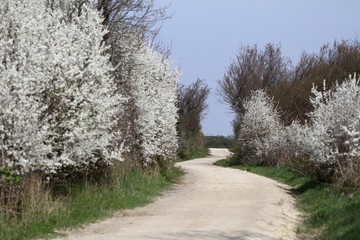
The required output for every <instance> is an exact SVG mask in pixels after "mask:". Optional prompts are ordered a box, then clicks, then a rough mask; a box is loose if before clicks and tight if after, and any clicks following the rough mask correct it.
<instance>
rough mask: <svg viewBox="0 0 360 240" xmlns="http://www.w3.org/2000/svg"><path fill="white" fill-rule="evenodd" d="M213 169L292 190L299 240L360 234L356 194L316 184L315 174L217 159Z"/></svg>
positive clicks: (359, 203) (359, 198)
mask: <svg viewBox="0 0 360 240" xmlns="http://www.w3.org/2000/svg"><path fill="white" fill-rule="evenodd" d="M215 165H217V166H222V167H231V168H235V169H239V170H243V171H247V172H251V173H255V174H258V175H262V176H265V177H268V178H272V179H275V180H277V181H280V182H283V183H285V184H287V185H289V186H291V187H292V189H291V192H290V194H291V195H292V196H293V197H294V198H295V200H296V207H297V208H298V209H299V210H300V211H301V212H302V213H303V217H304V221H303V223H302V224H301V225H299V226H298V230H297V231H298V237H299V239H314V240H315V239H316V240H317V239H328V240H330V239H332V240H335V239H338V240H340V239H357V238H358V236H359V235H360V220H359V217H360V191H359V190H358V189H353V188H344V187H343V186H339V185H336V184H329V183H324V182H319V181H318V180H316V177H315V175H310V174H307V175H304V174H303V173H301V172H300V171H299V166H291V165H289V166H282V167H279V168H269V167H262V166H251V165H247V164H243V163H239V162H237V161H234V160H233V159H225V160H220V161H218V162H216V163H215Z"/></svg>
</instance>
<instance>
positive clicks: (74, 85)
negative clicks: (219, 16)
mask: <svg viewBox="0 0 360 240" xmlns="http://www.w3.org/2000/svg"><path fill="white" fill-rule="evenodd" d="M0 19H1V21H0V58H1V59H2V61H0V153H1V165H2V166H11V167H13V168H16V169H22V170H24V171H29V170H41V171H44V172H48V173H49V172H56V170H57V169H59V168H61V167H64V166H71V167H78V168H80V167H84V166H85V167H86V166H87V165H88V164H90V163H93V162H96V161H98V160H99V159H101V160H102V161H104V162H105V163H107V164H110V163H111V161H112V160H114V159H118V160H121V155H122V153H123V152H124V151H125V150H124V149H123V145H122V144H121V141H122V140H123V139H121V138H124V134H119V133H116V132H115V131H113V130H114V124H117V123H118V122H119V118H120V119H121V116H122V106H123V105H124V104H126V102H127V99H125V98H124V97H123V96H122V95H121V93H120V91H115V86H118V84H117V83H116V82H115V80H114V79H113V78H112V71H113V70H114V69H113V68H112V66H111V65H110V63H109V56H107V55H106V54H105V52H106V47H105V46H104V45H103V42H102V40H103V36H104V34H105V33H106V30H104V28H103V26H102V24H101V22H102V19H101V18H100V17H99V13H98V12H97V11H95V10H93V9H92V8H90V7H89V6H87V5H86V4H84V5H82V7H81V8H80V9H79V8H76V5H75V1H71V0H68V1H62V0H55V1H53V4H49V2H48V1H46V0H3V1H1V3H0ZM134 58H135V59H137V63H138V67H137V68H135V71H134V73H133V75H132V77H131V79H130V81H131V82H132V84H133V86H134V88H133V90H132V91H133V94H132V97H133V98H134V99H135V100H136V107H137V108H138V112H139V128H138V131H139V134H141V136H142V138H141V146H142V150H143V152H144V154H143V155H144V156H145V159H146V161H148V159H149V158H150V156H154V155H163V156H170V158H172V157H173V155H172V154H173V151H174V148H176V146H177V145H176V144H177V140H176V132H175V124H176V112H177V110H176V106H175V99H176V86H177V80H178V73H177V72H176V71H175V70H174V67H173V66H172V65H170V64H169V62H168V60H166V59H162V58H161V56H160V55H159V54H157V53H156V52H154V51H152V50H150V49H149V48H148V47H145V46H144V47H143V48H142V50H141V51H140V52H139V53H138V55H137V56H135V57H134ZM120 122H121V121H120ZM124 124H126V122H124ZM119 136H121V137H120V138H119ZM125 137H126V136H125ZM114 142H116V143H117V144H113V143H114ZM119 142H120V143H119ZM110 145H112V146H110ZM114 146H115V147H114Z"/></svg>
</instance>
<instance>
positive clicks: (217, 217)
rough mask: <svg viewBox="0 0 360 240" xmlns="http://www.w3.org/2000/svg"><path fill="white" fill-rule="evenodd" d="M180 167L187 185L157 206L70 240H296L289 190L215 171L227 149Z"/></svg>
mask: <svg viewBox="0 0 360 240" xmlns="http://www.w3.org/2000/svg"><path fill="white" fill-rule="evenodd" d="M211 153H212V156H211V157H208V158H201V159H197V160H193V161H187V162H182V163H179V165H180V166H181V167H182V168H184V169H185V170H186V171H187V173H188V174H187V175H186V177H185V179H184V184H179V185H178V186H176V187H175V189H173V190H171V191H169V192H167V193H166V194H164V196H162V197H160V198H159V199H157V200H156V201H155V202H154V203H152V204H150V205H148V206H145V207H142V208H136V209H133V210H127V211H122V212H120V213H118V214H117V215H116V216H114V217H113V218H111V219H108V220H105V221H102V222H99V223H96V224H92V225H90V226H88V227H86V228H84V229H81V230H76V231H73V232H70V233H69V235H68V237H67V238H64V239H79V240H81V239H84V240H85V239H86V240H91V239H96V240H115V239H116V240H120V239H123V240H132V239H159V240H173V239H181V240H182V239H184V240H190V239H191V240H193V239H201V240H205V239H206V240H232V239H261V240H270V239H271V240H272V239H295V234H294V230H295V227H296V226H295V225H296V223H297V216H298V213H297V212H296V210H294V208H293V200H292V198H291V197H290V196H289V195H288V194H287V193H286V189H284V188H286V187H285V186H284V185H281V184H279V183H277V182H275V181H272V180H269V179H267V178H263V177H260V176H257V175H254V174H251V173H247V172H243V171H239V170H235V169H229V168H222V167H216V166H213V165H212V163H213V162H215V161H216V160H218V159H223V158H224V157H225V156H226V155H227V154H228V151H227V150H226V149H211Z"/></svg>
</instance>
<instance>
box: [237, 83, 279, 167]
mask: <svg viewBox="0 0 360 240" xmlns="http://www.w3.org/2000/svg"><path fill="white" fill-rule="evenodd" d="M243 106H244V110H245V111H244V115H243V117H242V121H241V129H240V134H239V136H240V139H241V140H242V141H243V142H244V144H245V146H246V147H247V148H248V149H250V150H251V151H252V152H253V153H254V154H255V155H256V156H257V157H259V158H260V159H259V161H260V162H261V163H262V164H265V165H275V164H276V161H275V160H274V159H273V158H272V156H274V155H277V154H278V153H279V151H281V149H282V148H283V147H284V145H285V142H286V140H285V139H286V138H285V131H284V128H283V126H282V124H281V123H280V115H279V113H278V111H277V110H276V107H275V104H274V102H273V100H272V98H270V97H269V96H268V95H267V94H266V93H265V91H264V90H261V89H260V90H257V91H253V92H252V93H251V95H250V97H249V98H248V99H246V100H245V101H244V104H243ZM263 159H266V161H267V162H264V161H263Z"/></svg>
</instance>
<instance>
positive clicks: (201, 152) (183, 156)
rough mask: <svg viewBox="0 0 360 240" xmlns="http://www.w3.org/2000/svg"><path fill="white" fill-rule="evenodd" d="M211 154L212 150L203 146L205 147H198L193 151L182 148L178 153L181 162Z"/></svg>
mask: <svg viewBox="0 0 360 240" xmlns="http://www.w3.org/2000/svg"><path fill="white" fill-rule="evenodd" d="M209 154H210V150H209V149H208V148H203V149H196V150H193V151H190V150H182V151H181V152H180V153H179V154H178V156H179V162H181V161H187V160H192V159H195V158H204V157H207V156H209Z"/></svg>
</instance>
